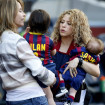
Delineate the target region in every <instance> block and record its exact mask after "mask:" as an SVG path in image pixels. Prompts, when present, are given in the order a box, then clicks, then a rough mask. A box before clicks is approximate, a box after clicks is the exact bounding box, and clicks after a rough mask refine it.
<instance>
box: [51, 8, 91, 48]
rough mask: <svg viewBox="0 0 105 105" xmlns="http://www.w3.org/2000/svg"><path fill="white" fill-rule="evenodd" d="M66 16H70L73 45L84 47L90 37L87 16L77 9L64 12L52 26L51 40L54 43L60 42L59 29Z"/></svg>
mask: <svg viewBox="0 0 105 105" xmlns="http://www.w3.org/2000/svg"><path fill="white" fill-rule="evenodd" d="M66 14H69V15H70V23H71V26H72V35H73V40H74V44H75V45H78V46H86V44H87V43H88V41H89V40H90V39H91V37H92V32H91V30H90V26H89V23H88V18H87V16H86V15H85V14H84V13H83V12H82V11H81V10H79V9H71V10H67V11H64V12H63V13H62V14H61V15H60V16H59V18H58V20H57V21H56V24H55V26H54V30H53V32H52V34H51V38H52V39H53V41H54V43H57V42H58V41H59V40H61V36H60V31H59V27H60V22H61V20H62V18H63V17H64V15H66Z"/></svg>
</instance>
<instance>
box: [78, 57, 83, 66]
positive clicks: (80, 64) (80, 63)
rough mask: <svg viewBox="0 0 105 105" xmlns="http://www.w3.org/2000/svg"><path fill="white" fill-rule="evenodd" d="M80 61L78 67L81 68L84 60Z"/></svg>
mask: <svg viewBox="0 0 105 105" xmlns="http://www.w3.org/2000/svg"><path fill="white" fill-rule="evenodd" d="M78 59H79V63H78V66H79V67H81V66H82V64H83V59H82V58H78Z"/></svg>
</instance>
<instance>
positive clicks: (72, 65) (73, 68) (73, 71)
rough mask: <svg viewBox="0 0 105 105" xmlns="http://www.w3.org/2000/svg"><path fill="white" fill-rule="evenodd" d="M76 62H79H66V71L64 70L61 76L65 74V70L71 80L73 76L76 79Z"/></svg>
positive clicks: (76, 59) (77, 60)
mask: <svg viewBox="0 0 105 105" xmlns="http://www.w3.org/2000/svg"><path fill="white" fill-rule="evenodd" d="M78 62H79V59H78V58H75V59H73V60H71V61H69V62H67V64H68V66H67V67H66V69H65V70H64V72H63V74H65V72H66V71H67V70H69V71H70V75H71V77H72V78H73V77H74V76H75V77H76V75H77V70H76V67H77V66H78Z"/></svg>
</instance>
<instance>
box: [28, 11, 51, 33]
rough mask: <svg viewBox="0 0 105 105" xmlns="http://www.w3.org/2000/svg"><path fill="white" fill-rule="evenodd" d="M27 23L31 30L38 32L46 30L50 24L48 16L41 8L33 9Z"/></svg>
mask: <svg viewBox="0 0 105 105" xmlns="http://www.w3.org/2000/svg"><path fill="white" fill-rule="evenodd" d="M28 24H29V27H30V31H31V32H40V33H42V34H43V33H45V32H47V30H48V27H49V25H50V16H49V14H48V13H47V12H46V11H44V10H42V9H37V10H34V11H33V12H32V13H31V15H30V18H29V22H28Z"/></svg>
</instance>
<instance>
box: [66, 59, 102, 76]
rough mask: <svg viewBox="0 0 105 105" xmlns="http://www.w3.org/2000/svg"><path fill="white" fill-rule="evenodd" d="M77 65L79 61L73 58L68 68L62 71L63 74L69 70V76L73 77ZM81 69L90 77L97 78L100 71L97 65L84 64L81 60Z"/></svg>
mask: <svg viewBox="0 0 105 105" xmlns="http://www.w3.org/2000/svg"><path fill="white" fill-rule="evenodd" d="M78 63H79V59H78V58H75V59H73V60H72V61H69V62H68V66H67V67H66V69H65V70H64V73H65V72H66V71H67V70H68V69H69V70H70V74H71V76H72V77H73V76H75V75H76V74H77V73H76V67H77V66H78ZM81 67H82V68H83V69H84V70H85V71H86V72H87V73H89V74H90V75H92V76H95V77H99V75H100V69H99V64H97V65H96V64H92V63H89V62H86V61H84V60H83V63H82V65H81Z"/></svg>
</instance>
